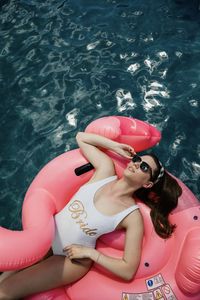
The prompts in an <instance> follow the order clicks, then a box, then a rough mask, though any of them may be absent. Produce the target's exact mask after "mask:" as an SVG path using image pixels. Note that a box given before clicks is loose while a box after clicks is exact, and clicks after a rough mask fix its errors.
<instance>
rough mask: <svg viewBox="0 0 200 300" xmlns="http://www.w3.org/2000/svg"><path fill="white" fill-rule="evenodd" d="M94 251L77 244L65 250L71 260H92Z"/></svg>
mask: <svg viewBox="0 0 200 300" xmlns="http://www.w3.org/2000/svg"><path fill="white" fill-rule="evenodd" d="M94 251H96V250H95V249H93V248H90V247H85V246H82V245H77V244H72V245H70V246H67V247H65V248H64V249H63V252H64V253H66V256H67V257H68V258H69V259H78V258H79V259H80V258H91V257H92V254H93V252H94Z"/></svg>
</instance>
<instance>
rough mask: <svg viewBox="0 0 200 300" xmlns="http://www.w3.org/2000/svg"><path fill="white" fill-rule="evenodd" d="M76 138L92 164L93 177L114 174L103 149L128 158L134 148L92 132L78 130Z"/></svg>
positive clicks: (112, 165) (113, 169)
mask: <svg viewBox="0 0 200 300" xmlns="http://www.w3.org/2000/svg"><path fill="white" fill-rule="evenodd" d="M76 140H77V143H78V145H79V147H80V149H81V151H82V153H83V154H84V156H85V157H86V158H87V159H88V161H89V162H90V163H91V164H92V165H93V166H94V168H95V170H96V172H95V177H97V176H98V179H101V178H104V177H106V176H112V175H114V174H115V168H114V164H113V161H112V159H111V158H110V157H109V156H108V155H107V154H105V153H104V152H103V151H102V150H103V149H106V150H111V151H114V152H115V153H118V154H119V155H121V156H123V157H125V158H130V157H131V154H132V153H134V149H133V148H132V147H130V146H129V145H126V144H121V143H118V142H115V141H112V140H110V139H108V138H106V137H103V136H100V135H97V134H93V133H86V132H79V133H78V134H77V136H76ZM93 178H94V177H93Z"/></svg>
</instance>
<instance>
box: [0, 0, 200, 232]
mask: <svg viewBox="0 0 200 300" xmlns="http://www.w3.org/2000/svg"><path fill="white" fill-rule="evenodd" d="M0 64H1V65H0V98H1V100H0V106H1V119H0V122H1V133H0V143H1V148H0V169H1V172H0V225H1V226H6V227H8V228H12V229H18V228H20V227H21V221H20V220H21V207H22V202H23V198H24V195H25V192H26V190H27V188H28V186H29V184H30V183H31V181H32V180H33V178H34V177H35V175H36V174H37V173H38V171H39V170H40V169H41V168H42V166H44V165H45V164H46V163H47V162H48V161H49V160H51V159H52V158H54V157H55V156H57V155H59V154H61V153H62V152H64V151H67V150H70V149H73V148H75V147H76V144H75V140H74V137H75V135H76V133H77V131H79V130H84V128H85V127H86V126H87V124H88V123H90V122H91V121H92V120H93V119H96V118H99V117H102V116H107V115H123V116H132V117H135V118H138V119H142V120H144V121H148V122H150V123H151V124H153V125H155V126H156V127H157V128H158V129H160V130H161V131H162V135H163V138H162V141H161V143H160V145H159V146H158V147H156V149H155V152H156V153H157V154H158V155H159V157H160V159H161V161H162V162H163V163H164V164H165V166H166V167H167V168H168V170H169V171H170V172H172V173H173V174H174V175H175V176H177V177H179V178H180V179H181V180H182V181H183V182H184V183H185V184H187V185H188V187H189V188H190V189H191V190H192V191H193V193H194V194H195V195H196V196H197V197H198V198H200V184H199V183H200V176H199V175H200V143H199V136H200V114H199V113H200V110H199V105H200V101H199V99H200V7H199V1H195V0H190V1H187V0H176V1H175V0H167V1H166V0H153V1H150V0H142V1H141V0H129V1H128V0H123V1H122V0H121V1H118V0H99V1H92V0H69V1H67V0H66V1H64V0H44V1H39V0H18V1H16V0H10V1H6V0H3V1H1V4H0Z"/></svg>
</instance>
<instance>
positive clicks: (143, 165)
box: [140, 161, 150, 173]
mask: <svg viewBox="0 0 200 300" xmlns="http://www.w3.org/2000/svg"><path fill="white" fill-rule="evenodd" d="M140 168H141V170H142V171H143V172H145V173H147V172H149V170H150V167H149V165H148V164H147V163H146V162H144V161H143V162H142V163H141V165H140Z"/></svg>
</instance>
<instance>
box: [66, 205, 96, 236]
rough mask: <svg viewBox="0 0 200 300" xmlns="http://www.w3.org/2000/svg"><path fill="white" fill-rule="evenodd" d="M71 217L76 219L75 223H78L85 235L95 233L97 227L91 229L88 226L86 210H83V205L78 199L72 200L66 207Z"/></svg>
mask: <svg viewBox="0 0 200 300" xmlns="http://www.w3.org/2000/svg"><path fill="white" fill-rule="evenodd" d="M68 209H69V211H70V213H71V217H72V218H73V219H75V220H76V223H77V224H78V225H79V227H80V229H81V230H82V231H83V232H84V233H85V234H87V235H89V236H93V235H96V234H97V232H96V231H97V229H96V228H95V229H91V228H89V227H88V223H85V222H86V221H87V212H86V211H85V208H84V205H83V203H82V202H81V201H79V200H74V201H73V202H72V203H71V204H70V205H69V207H68Z"/></svg>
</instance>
